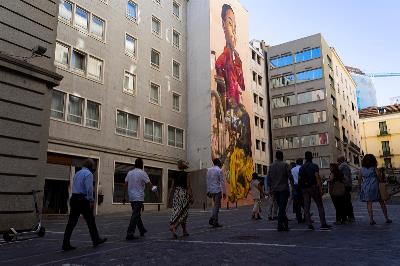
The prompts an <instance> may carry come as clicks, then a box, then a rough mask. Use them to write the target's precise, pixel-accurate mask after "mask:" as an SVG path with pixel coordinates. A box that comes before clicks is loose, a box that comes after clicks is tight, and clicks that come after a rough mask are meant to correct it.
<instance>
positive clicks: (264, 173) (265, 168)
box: [262, 165, 268, 175]
mask: <svg viewBox="0 0 400 266" xmlns="http://www.w3.org/2000/svg"><path fill="white" fill-rule="evenodd" d="M262 168H263V175H267V173H268V167H267V166H266V165H263V166H262Z"/></svg>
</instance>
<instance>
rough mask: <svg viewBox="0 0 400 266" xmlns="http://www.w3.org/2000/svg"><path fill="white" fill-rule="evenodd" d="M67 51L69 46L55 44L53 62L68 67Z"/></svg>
mask: <svg viewBox="0 0 400 266" xmlns="http://www.w3.org/2000/svg"><path fill="white" fill-rule="evenodd" d="M69 49H70V47H69V46H67V45H64V44H61V43H59V42H56V53H55V60H56V62H57V63H60V64H63V65H65V66H68V65H69Z"/></svg>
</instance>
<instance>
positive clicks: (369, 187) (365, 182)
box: [359, 154, 392, 225]
mask: <svg viewBox="0 0 400 266" xmlns="http://www.w3.org/2000/svg"><path fill="white" fill-rule="evenodd" d="M377 166H378V162H377V160H376V158H375V156H374V155H372V154H366V155H365V156H364V158H363V160H362V168H361V175H360V179H359V183H360V188H361V191H360V199H361V201H363V202H367V208H368V216H369V223H370V224H371V225H374V224H376V222H375V221H374V214H373V211H372V203H373V202H378V201H379V203H380V205H381V208H382V212H383V215H384V216H385V219H386V223H391V222H392V220H390V219H389V217H388V212H387V208H386V204H385V201H384V200H382V198H381V195H380V193H379V182H380V181H381V178H382V175H381V173H380V171H378V169H377Z"/></svg>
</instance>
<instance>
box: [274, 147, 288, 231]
mask: <svg viewBox="0 0 400 266" xmlns="http://www.w3.org/2000/svg"><path fill="white" fill-rule="evenodd" d="M275 157H276V161H275V162H274V163H273V164H272V165H271V166H270V167H269V171H268V185H269V187H270V191H271V192H272V194H273V195H274V197H275V198H276V202H277V203H278V231H289V226H288V218H287V216H286V207H287V203H288V199H289V196H290V191H289V180H290V183H291V184H293V177H292V173H291V172H290V167H289V165H288V164H287V163H285V162H284V161H283V152H282V151H276V154H275Z"/></svg>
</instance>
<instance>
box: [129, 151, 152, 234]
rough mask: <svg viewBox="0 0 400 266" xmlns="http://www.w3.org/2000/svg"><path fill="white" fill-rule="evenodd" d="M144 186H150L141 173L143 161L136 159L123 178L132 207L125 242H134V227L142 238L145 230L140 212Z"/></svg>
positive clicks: (145, 175) (146, 178) (147, 178)
mask: <svg viewBox="0 0 400 266" xmlns="http://www.w3.org/2000/svg"><path fill="white" fill-rule="evenodd" d="M146 184H150V185H151V186H153V185H152V184H151V182H150V178H149V176H148V175H147V174H146V172H145V171H143V160H142V159H141V158H137V159H136V160H135V168H134V169H133V170H131V171H129V173H128V174H127V176H126V178H125V186H126V187H127V188H128V196H129V202H130V203H131V207H132V216H131V221H130V223H129V227H128V231H127V234H126V240H134V239H137V238H138V237H135V235H134V234H135V229H136V226H137V227H138V229H139V232H140V236H144V234H145V233H146V232H147V230H146V229H145V228H144V225H143V222H142V217H141V210H142V209H143V202H144V189H145V187H146Z"/></svg>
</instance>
